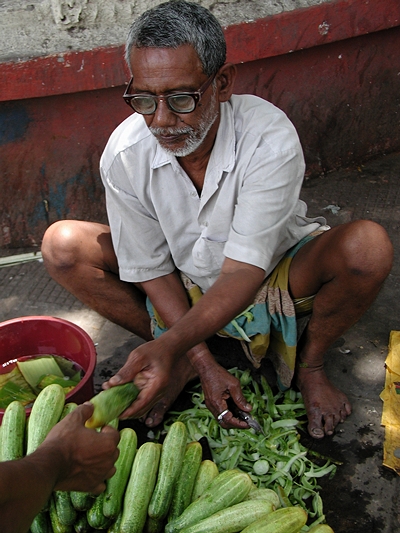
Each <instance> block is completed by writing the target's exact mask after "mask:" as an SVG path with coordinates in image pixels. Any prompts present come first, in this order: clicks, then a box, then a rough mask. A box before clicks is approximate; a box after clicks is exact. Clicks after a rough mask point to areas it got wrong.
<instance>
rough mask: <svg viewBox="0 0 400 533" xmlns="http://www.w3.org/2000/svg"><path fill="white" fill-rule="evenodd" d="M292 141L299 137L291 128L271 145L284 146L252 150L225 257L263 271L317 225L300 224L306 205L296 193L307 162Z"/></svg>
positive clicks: (299, 187) (272, 266)
mask: <svg viewBox="0 0 400 533" xmlns="http://www.w3.org/2000/svg"><path fill="white" fill-rule="evenodd" d="M278 133H279V130H278ZM281 135H282V132H281ZM285 135H286V137H289V138H285ZM289 139H290V142H289ZM293 141H297V136H295V137H294V138H293V134H291V132H290V130H289V132H287V133H286V134H284V138H283V139H282V142H281V143H279V142H278V143H277V142H276V138H275V146H276V145H277V144H280V146H282V147H283V149H280V150H276V149H274V147H272V146H270V145H269V143H267V142H265V141H263V142H261V143H259V144H258V146H257V147H256V149H255V150H254V153H253V154H252V157H251V158H250V159H249V163H248V166H247V168H246V169H245V170H244V175H245V177H244V178H243V181H242V187H241V189H240V192H239V195H238V199H237V204H236V207H235V213H234V217H233V221H232V225H231V229H230V232H229V237H228V241H227V243H226V245H225V248H224V255H225V256H226V257H229V258H231V259H234V260H237V261H244V262H247V263H249V264H252V265H255V266H258V267H260V268H262V269H264V270H265V272H266V273H267V274H268V273H269V272H270V271H271V270H272V269H273V268H274V267H275V266H276V264H277V263H278V262H279V260H280V259H281V257H282V256H283V254H284V253H285V251H286V250H287V249H288V248H290V247H291V246H293V245H294V244H295V243H296V242H298V241H299V240H300V239H301V238H302V237H303V236H305V235H306V234H308V233H310V232H311V231H313V229H316V227H318V226H319V224H318V223H316V224H310V225H309V224H308V222H307V223H305V222H304V216H305V214H306V206H305V204H304V203H303V202H301V201H300V200H299V193H300V189H301V185H302V181H303V176H304V168H305V165H304V158H303V154H302V150H301V147H300V143H298V142H293ZM288 145H289V146H288ZM239 155H240V154H239Z"/></svg>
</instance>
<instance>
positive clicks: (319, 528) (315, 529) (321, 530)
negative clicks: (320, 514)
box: [307, 524, 334, 533]
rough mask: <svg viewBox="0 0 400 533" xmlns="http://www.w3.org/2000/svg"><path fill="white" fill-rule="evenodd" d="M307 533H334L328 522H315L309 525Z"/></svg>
mask: <svg viewBox="0 0 400 533" xmlns="http://www.w3.org/2000/svg"><path fill="white" fill-rule="evenodd" d="M307 533H334V532H333V529H332V528H331V527H330V526H328V524H316V525H315V526H312V527H310V529H309V530H308V532H307Z"/></svg>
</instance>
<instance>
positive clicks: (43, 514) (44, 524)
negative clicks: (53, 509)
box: [30, 511, 53, 533]
mask: <svg viewBox="0 0 400 533" xmlns="http://www.w3.org/2000/svg"><path fill="white" fill-rule="evenodd" d="M30 532H31V533H53V529H52V527H51V524H50V517H49V513H48V512H47V511H40V513H38V514H37V515H36V516H35V518H34V519H33V520H32V524H31V528H30Z"/></svg>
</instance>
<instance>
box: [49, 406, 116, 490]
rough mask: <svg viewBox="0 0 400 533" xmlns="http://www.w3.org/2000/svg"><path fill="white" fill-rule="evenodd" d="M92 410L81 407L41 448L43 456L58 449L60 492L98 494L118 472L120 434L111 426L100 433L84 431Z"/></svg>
mask: <svg viewBox="0 0 400 533" xmlns="http://www.w3.org/2000/svg"><path fill="white" fill-rule="evenodd" d="M93 409H94V406H93V404H91V403H89V402H88V403H85V404H83V405H79V406H78V407H77V408H76V409H75V410H74V411H73V412H72V413H70V414H69V415H67V416H66V417H65V418H63V419H62V420H61V421H60V422H59V423H58V424H57V425H56V426H54V427H53V429H52V430H51V431H50V432H49V434H48V435H47V437H46V439H45V441H44V442H43V443H42V445H41V447H40V451H41V453H43V452H46V451H48V452H49V454H51V453H52V452H53V451H54V450H56V451H57V454H59V455H60V456H61V461H60V462H61V465H62V466H61V468H60V475H59V477H58V480H57V482H56V486H55V489H57V490H66V491H68V490H78V491H83V492H92V493H93V494H99V493H101V492H102V491H104V489H105V480H106V479H109V478H110V477H112V476H113V475H114V473H115V466H114V463H115V461H116V460H117V458H118V455H119V450H118V447H117V446H118V442H119V432H118V431H117V430H116V429H114V428H112V427H111V426H105V427H104V428H102V430H101V431H100V432H97V431H96V430H94V429H88V428H85V422H86V420H87V419H88V418H89V417H90V416H91V415H92V413H93Z"/></svg>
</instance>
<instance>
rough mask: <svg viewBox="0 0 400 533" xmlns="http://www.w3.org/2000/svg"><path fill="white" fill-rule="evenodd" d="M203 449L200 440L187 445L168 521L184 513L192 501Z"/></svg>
mask: <svg viewBox="0 0 400 533" xmlns="http://www.w3.org/2000/svg"><path fill="white" fill-rule="evenodd" d="M202 455H203V449H202V446H201V444H200V442H197V441H195V442H190V443H189V444H187V446H186V451H185V455H184V458H183V463H182V469H181V471H180V474H179V477H178V479H177V481H176V484H175V486H174V493H173V496H172V501H171V506H170V509H169V513H168V521H171V520H174V519H175V518H177V517H178V516H179V515H181V514H182V513H183V511H184V510H185V509H186V507H187V506H188V505H189V504H190V503H191V500H192V492H193V487H194V482H195V480H196V476H197V472H198V470H199V468H200V464H201V458H202Z"/></svg>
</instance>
